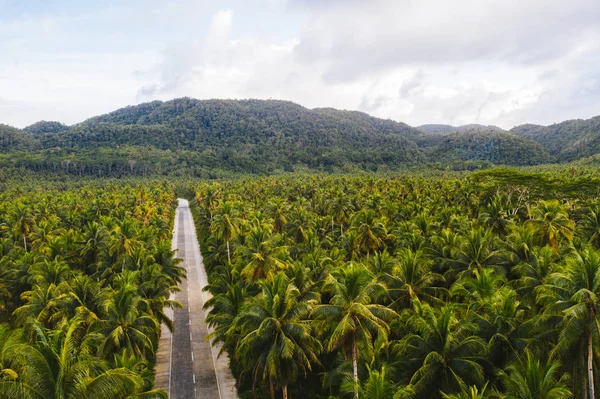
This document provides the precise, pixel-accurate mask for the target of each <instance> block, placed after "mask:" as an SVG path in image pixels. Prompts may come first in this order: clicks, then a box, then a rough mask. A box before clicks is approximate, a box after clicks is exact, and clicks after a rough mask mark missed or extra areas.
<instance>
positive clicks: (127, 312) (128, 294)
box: [93, 283, 160, 358]
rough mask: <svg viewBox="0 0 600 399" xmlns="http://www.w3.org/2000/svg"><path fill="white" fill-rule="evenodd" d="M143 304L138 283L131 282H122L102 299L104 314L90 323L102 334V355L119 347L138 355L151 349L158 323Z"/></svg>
mask: <svg viewBox="0 0 600 399" xmlns="http://www.w3.org/2000/svg"><path fill="white" fill-rule="evenodd" d="M144 306H145V304H143V300H142V298H141V297H140V296H139V294H138V287H137V286H136V285H133V284H130V283H125V284H123V285H122V286H121V287H120V288H119V289H117V290H116V291H114V292H113V293H112V294H111V295H110V296H109V298H108V299H107V300H105V301H104V304H103V307H104V312H105V314H106V317H105V318H102V319H100V320H98V321H97V322H96V323H94V325H93V331H94V332H96V333H97V334H100V335H102V336H103V337H104V339H103V341H102V343H101V346H100V353H101V355H102V356H103V357H105V358H107V357H109V356H110V355H112V354H113V353H115V352H118V351H120V350H122V349H127V350H128V351H129V353H134V354H136V355H137V356H145V355H146V354H147V353H152V352H153V348H154V342H156V339H157V332H158V331H159V326H160V325H159V323H158V321H157V320H156V319H155V318H154V317H152V316H150V315H149V314H147V313H144V312H143V311H142V310H141V308H143V307H144Z"/></svg>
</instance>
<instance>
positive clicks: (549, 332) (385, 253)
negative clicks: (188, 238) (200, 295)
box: [192, 169, 600, 399]
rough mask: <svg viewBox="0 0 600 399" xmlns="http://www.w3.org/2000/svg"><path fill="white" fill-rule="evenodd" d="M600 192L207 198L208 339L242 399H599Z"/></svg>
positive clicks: (502, 176) (358, 186)
mask: <svg viewBox="0 0 600 399" xmlns="http://www.w3.org/2000/svg"><path fill="white" fill-rule="evenodd" d="M565 183H569V184H570V186H569V184H565ZM598 183H599V181H598V178H597V177H595V176H594V175H588V176H575V172H573V171H569V170H568V169H567V170H563V171H562V172H558V171H554V172H545V173H538V172H531V171H526V170H520V171H517V170H493V171H486V172H478V173H475V174H468V175H466V176H462V177H443V176H438V177H429V178H424V177H423V176H415V175H389V176H373V175H372V176H319V175H303V176H298V175H288V176H276V177H262V178H243V179H238V180H223V181H215V182H205V183H197V184H198V185H197V186H196V187H195V189H194V192H195V201H194V211H195V218H196V222H197V228H198V235H199V239H200V242H201V247H202V251H203V254H204V261H205V264H206V267H207V269H208V271H209V272H210V286H209V287H208V290H209V291H210V292H211V294H212V295H213V298H212V299H211V300H210V302H209V303H207V304H206V306H207V309H209V310H210V313H209V317H208V322H209V323H210V325H211V326H213V327H214V329H215V331H214V333H213V335H212V338H213V339H214V340H215V341H216V342H220V343H222V344H223V350H225V351H227V352H228V354H229V356H230V359H231V368H232V371H233V373H234V376H235V377H236V379H237V382H238V388H239V392H240V397H241V398H314V399H316V398H323V399H326V398H370V399H371V398H381V399H383V398H415V399H421V398H422V399H429V398H520V399H525V398H527V399H533V398H539V399H542V398H546V399H550V398H589V399H591V398H594V397H596V395H597V394H596V392H597V391H598V389H599V388H600V384H599V381H598V379H599V378H600V375H599V374H598V368H599V367H600V362H599V361H600V334H599V332H600V330H599V325H600V324H599V319H598V311H599V310H600V302H599V301H598V298H599V297H600V197H599V188H598V187H600V185H599V184H598ZM192 184H193V183H192Z"/></svg>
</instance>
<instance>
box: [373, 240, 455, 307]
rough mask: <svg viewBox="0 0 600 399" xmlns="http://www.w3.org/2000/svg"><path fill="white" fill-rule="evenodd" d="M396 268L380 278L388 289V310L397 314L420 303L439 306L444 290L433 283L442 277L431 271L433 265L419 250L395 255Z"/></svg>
mask: <svg viewBox="0 0 600 399" xmlns="http://www.w3.org/2000/svg"><path fill="white" fill-rule="evenodd" d="M396 262H397V265H396V267H394V269H393V271H392V273H386V274H383V275H382V276H381V277H380V278H381V281H383V282H384V283H385V285H386V286H387V289H388V293H389V296H390V298H391V300H392V303H391V304H390V307H391V308H393V309H396V310H398V311H400V310H402V309H407V308H409V307H410V306H418V305H419V304H421V302H423V301H424V302H428V303H431V304H437V303H441V296H442V295H444V294H445V293H447V290H446V289H445V288H443V287H441V286H436V284H441V283H443V282H444V277H443V276H442V275H440V274H437V273H434V272H433V271H432V266H433V262H432V261H431V260H430V259H429V258H428V257H426V256H425V254H424V252H423V251H421V250H418V251H413V250H412V249H402V250H400V252H398V256H397V260H396Z"/></svg>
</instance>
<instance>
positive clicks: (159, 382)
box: [156, 199, 237, 399]
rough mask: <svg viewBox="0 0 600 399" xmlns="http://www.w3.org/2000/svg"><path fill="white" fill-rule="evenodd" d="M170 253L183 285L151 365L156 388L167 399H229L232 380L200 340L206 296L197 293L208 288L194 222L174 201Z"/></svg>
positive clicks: (224, 363)
mask: <svg viewBox="0 0 600 399" xmlns="http://www.w3.org/2000/svg"><path fill="white" fill-rule="evenodd" d="M173 249H176V250H177V257H178V258H181V259H183V260H184V263H182V265H183V266H184V267H185V268H186V270H187V280H184V281H183V282H182V283H181V287H180V288H181V291H180V292H178V293H176V294H175V295H174V299H176V300H178V301H180V302H181V303H183V306H184V308H183V309H176V310H175V311H174V312H170V316H171V317H172V320H173V322H174V324H175V332H174V334H171V333H170V332H169V330H168V329H167V328H166V327H165V326H163V328H162V335H161V340H160V342H159V345H158V353H157V361H156V386H157V387H159V388H163V389H165V390H167V392H169V398H171V399H191V398H196V399H200V398H202V399H235V398H237V391H236V389H235V380H234V379H233V376H232V375H231V371H230V370H229V359H228V357H227V355H226V354H223V355H221V357H217V354H218V352H219V348H218V347H215V348H213V347H212V346H211V344H210V343H209V342H207V340H206V336H207V335H208V334H209V333H210V331H211V330H210V329H209V328H208V326H207V325H206V323H205V316H206V312H204V310H203V309H202V307H203V305H204V302H205V301H206V300H207V299H208V298H209V297H210V294H209V293H206V292H202V288H204V287H205V286H206V285H207V284H208V279H207V277H206V271H205V270H204V264H203V263H202V255H201V254H200V248H199V246H198V238H197V237H196V229H195V227H194V220H193V218H192V213H191V212H190V208H189V204H188V201H187V200H184V199H179V206H178V207H177V213H176V214H175V228H174V231H173Z"/></svg>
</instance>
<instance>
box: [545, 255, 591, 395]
mask: <svg viewBox="0 0 600 399" xmlns="http://www.w3.org/2000/svg"><path fill="white" fill-rule="evenodd" d="M599 298H600V251H596V250H594V249H592V248H583V249H581V250H579V251H575V252H574V253H573V254H572V255H570V256H568V257H567V259H566V264H565V267H564V268H563V270H561V271H560V272H557V273H554V274H552V275H551V276H550V277H549V280H548V282H547V283H546V284H544V285H542V286H541V287H539V289H538V300H539V302H540V303H542V304H546V305H547V306H546V312H547V313H550V314H556V313H558V314H562V315H563V317H564V318H563V321H562V323H561V325H560V327H559V328H560V335H559V340H558V343H557V345H556V346H555V348H554V349H553V353H554V354H556V355H559V356H563V358H566V357H568V356H571V355H572V354H573V353H577V352H579V351H578V349H579V350H581V349H583V348H585V349H584V353H585V357H584V358H585V359H586V362H587V386H588V392H589V398H594V397H595V393H594V392H595V390H594V374H595V373H594V353H595V348H597V347H598V344H599V343H600V329H599V323H598V314H600V300H599ZM579 353H581V352H579Z"/></svg>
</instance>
